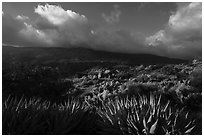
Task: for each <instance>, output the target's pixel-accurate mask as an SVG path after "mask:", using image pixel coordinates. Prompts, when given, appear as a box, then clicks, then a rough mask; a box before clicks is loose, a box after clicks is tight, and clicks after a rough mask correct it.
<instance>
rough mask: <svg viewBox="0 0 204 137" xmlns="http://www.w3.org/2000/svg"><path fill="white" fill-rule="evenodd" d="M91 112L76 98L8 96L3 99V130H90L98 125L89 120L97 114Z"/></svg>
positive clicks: (33, 131)
mask: <svg viewBox="0 0 204 137" xmlns="http://www.w3.org/2000/svg"><path fill="white" fill-rule="evenodd" d="M91 114H92V113H91V111H90V110H88V108H87V106H86V105H85V104H84V105H83V104H81V103H80V102H79V101H78V100H76V99H68V100H67V101H66V102H64V103H61V104H53V105H50V102H49V101H45V102H41V101H40V99H29V100H28V99H25V98H24V97H22V98H21V99H20V100H18V99H17V98H11V97H8V98H7V99H6V100H5V101H4V103H3V113H2V115H3V122H2V126H3V134H15V135H16V134H83V132H84V134H86V133H87V132H88V131H90V129H89V130H88V128H92V127H94V126H92V127H91V126H90V125H89V126H88V124H87V123H88V122H91V121H90V118H93V116H94V115H91ZM89 117H90V118H89ZM88 118H89V119H88ZM84 119H87V120H89V121H85V120H84ZM84 121H85V122H87V123H85V124H86V126H84V125H85V124H84ZM83 126H84V127H83ZM85 129H86V130H85ZM85 131H86V132H85Z"/></svg>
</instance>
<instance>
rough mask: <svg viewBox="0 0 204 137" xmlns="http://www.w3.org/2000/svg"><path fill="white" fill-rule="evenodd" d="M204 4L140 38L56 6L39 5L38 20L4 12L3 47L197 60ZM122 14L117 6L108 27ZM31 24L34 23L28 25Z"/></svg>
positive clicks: (180, 9) (179, 12)
mask: <svg viewBox="0 0 204 137" xmlns="http://www.w3.org/2000/svg"><path fill="white" fill-rule="evenodd" d="M201 5H202V4H201V3H189V4H184V5H182V4H180V5H178V9H177V11H175V12H174V13H172V15H171V16H170V17H169V20H168V22H167V24H166V26H165V28H164V29H161V30H159V31H158V32H156V33H155V34H154V35H152V36H149V37H146V39H145V38H144V37H141V35H140V34H139V33H137V32H134V33H133V32H130V31H128V30H124V29H114V30H107V29H101V28H97V27H99V26H97V27H96V26H93V25H92V24H91V23H90V22H89V20H88V18H87V17H86V16H85V15H82V14H79V13H76V12H74V11H72V10H65V9H63V8H62V7H61V6H56V5H49V4H46V5H38V6H37V7H36V8H35V9H34V12H35V13H36V14H37V15H38V18H37V19H36V20H35V21H32V20H31V19H30V18H29V17H26V16H24V15H18V16H16V17H12V16H10V15H9V14H7V13H4V12H3V13H2V41H3V45H9V44H12V45H19V46H44V47H59V46H62V47H73V46H80V47H88V48H92V49H97V50H106V51H113V52H127V53H150V54H157V55H161V56H168V57H178V58H194V57H198V56H201V54H202V23H201V22H202V12H201V10H202V6H201ZM120 14H121V11H120V10H119V6H117V5H114V9H113V11H111V14H110V16H107V15H105V14H103V16H102V17H103V18H104V19H105V21H106V22H107V23H108V24H114V23H117V22H119V20H120ZM29 22H32V24H31V23H29Z"/></svg>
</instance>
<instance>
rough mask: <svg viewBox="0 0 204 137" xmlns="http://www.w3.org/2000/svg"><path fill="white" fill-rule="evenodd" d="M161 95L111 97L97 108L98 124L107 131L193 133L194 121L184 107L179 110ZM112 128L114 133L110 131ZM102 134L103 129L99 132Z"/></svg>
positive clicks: (126, 132) (122, 132)
mask: <svg viewBox="0 0 204 137" xmlns="http://www.w3.org/2000/svg"><path fill="white" fill-rule="evenodd" d="M161 99H162V96H161V95H159V96H158V95H153V94H151V95H150V97H147V96H140V97H139V99H136V98H135V97H132V98H130V99H129V98H128V97H127V98H125V99H118V100H115V101H112V100H110V101H109V102H108V103H107V104H106V105H103V108H102V109H101V110H100V111H99V115H100V117H101V119H103V120H102V121H101V122H100V124H101V128H103V129H104V130H103V132H104V133H106V134H138V135H141V134H147V135H149V134H192V133H193V130H194V128H195V120H192V119H191V118H190V117H189V113H190V112H188V111H186V110H185V108H182V109H178V108H177V107H173V106H171V102H170V101H167V102H166V103H165V104H164V105H162V104H161ZM113 131H114V132H113ZM101 133H102V132H101Z"/></svg>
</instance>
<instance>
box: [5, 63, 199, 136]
mask: <svg viewBox="0 0 204 137" xmlns="http://www.w3.org/2000/svg"><path fill="white" fill-rule="evenodd" d="M80 67H81V68H80V69H81V70H80V71H79V72H76V73H73V74H74V75H70V74H67V73H66V72H65V69H63V70H62V69H61V68H58V67H54V66H49V65H28V64H26V65H25V64H21V63H15V64H9V65H6V66H4V67H3V71H2V82H3V83H2V84H3V89H2V92H3V100H2V104H3V105H2V116H3V117H2V120H3V121H2V131H3V134H5V135H8V134H12V135H14V134H15V135H21V134H24V135H25V134H103V135H107V134H137V135H151V134H166V135H169V134H170V135H177V134H182V135H185V134H202V63H201V61H199V60H194V61H192V62H190V63H183V64H157V65H110V66H108V65H106V66H100V65H97V66H95V67H88V68H87V67H84V69H83V65H81V66H80ZM68 70H69V68H68Z"/></svg>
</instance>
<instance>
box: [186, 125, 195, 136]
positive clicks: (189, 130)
mask: <svg viewBox="0 0 204 137" xmlns="http://www.w3.org/2000/svg"><path fill="white" fill-rule="evenodd" d="M194 128H195V125H194V126H193V127H191V128H190V129H188V130H187V131H186V132H185V134H190V133H191V132H192V130H193V129H194Z"/></svg>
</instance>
